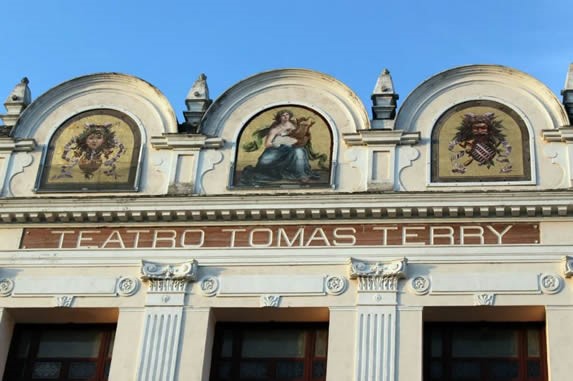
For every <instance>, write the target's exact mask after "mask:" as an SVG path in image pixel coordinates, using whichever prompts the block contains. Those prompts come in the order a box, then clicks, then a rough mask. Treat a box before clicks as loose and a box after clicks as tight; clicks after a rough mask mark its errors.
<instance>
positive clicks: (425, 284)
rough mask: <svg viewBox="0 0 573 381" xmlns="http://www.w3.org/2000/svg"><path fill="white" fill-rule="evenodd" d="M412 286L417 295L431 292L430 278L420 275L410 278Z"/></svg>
mask: <svg viewBox="0 0 573 381" xmlns="http://www.w3.org/2000/svg"><path fill="white" fill-rule="evenodd" d="M410 288H411V289H412V291H413V292H414V294H416V295H426V294H427V293H428V292H430V278H428V277H426V276H423V275H418V276H416V277H414V278H412V279H411V280H410Z"/></svg>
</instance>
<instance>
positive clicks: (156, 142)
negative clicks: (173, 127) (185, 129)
mask: <svg viewBox="0 0 573 381" xmlns="http://www.w3.org/2000/svg"><path fill="white" fill-rule="evenodd" d="M223 144H224V141H223V139H221V138H210V137H208V136H205V135H200V134H163V135H161V136H152V137H151V145H152V147H153V148H155V149H201V148H221V147H222V146H223Z"/></svg>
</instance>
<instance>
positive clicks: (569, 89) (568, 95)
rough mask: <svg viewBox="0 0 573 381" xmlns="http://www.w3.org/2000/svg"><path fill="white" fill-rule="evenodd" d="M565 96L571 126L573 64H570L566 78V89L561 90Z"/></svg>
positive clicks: (572, 114)
mask: <svg viewBox="0 0 573 381" xmlns="http://www.w3.org/2000/svg"><path fill="white" fill-rule="evenodd" d="M561 95H563V105H564V106H565V110H567V115H569V124H573V63H572V64H569V70H568V71H567V76H566V77H565V88H564V89H563V90H561Z"/></svg>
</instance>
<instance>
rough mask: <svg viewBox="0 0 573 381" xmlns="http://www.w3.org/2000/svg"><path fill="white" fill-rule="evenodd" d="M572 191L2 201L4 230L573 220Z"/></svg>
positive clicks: (0, 220) (1, 215) (1, 212)
mask: <svg viewBox="0 0 573 381" xmlns="http://www.w3.org/2000/svg"><path fill="white" fill-rule="evenodd" d="M571 196H572V195H571V192H569V191H548V192H540V191H536V192H503V193H494V192H482V193H478V192H475V193H474V192H457V193H445V192H444V193H439V192H430V193H400V192H389V193H377V194H374V193H363V194H356V193H353V194H297V195H276V194H275V195H260V194H253V195H235V196H214V197H198V196H196V197H93V198H87V197H84V198H81V197H75V198H32V199H30V198H27V199H4V200H1V201H0V224H9V223H16V224H30V223H32V224H34V223H41V224H60V223H72V224H73V223H84V222H86V223H106V224H108V223H116V224H123V223H158V222H161V223H170V222H172V223H178V222H179V223H180V222H185V221H190V222H201V221H203V222H226V221H240V222H242V221H252V222H258V221H293V222H294V221H304V220H308V221H313V220H339V219H371V220H376V219H385V220H392V219H396V220H398V219H399V220H408V219H412V220H435V219H464V218H466V219H467V218H472V219H475V218H496V219H502V218H505V219H507V218H546V217H573V197H571Z"/></svg>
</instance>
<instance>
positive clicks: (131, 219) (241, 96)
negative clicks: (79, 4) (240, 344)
mask: <svg viewBox="0 0 573 381" xmlns="http://www.w3.org/2000/svg"><path fill="white" fill-rule="evenodd" d="M569 75H570V76H571V73H570V74H569ZM199 82H200V81H199ZM373 82H374V81H373ZM568 83H569V86H570V87H571V88H566V89H565V91H564V95H565V98H566V99H568V98H567V97H568V96H570V94H571V92H573V85H572V84H571V81H568ZM19 86H20V87H19V88H18V87H17V89H15V90H14V92H13V93H12V94H11V96H12V95H14V94H15V95H16V98H14V97H12V98H11V97H9V99H8V101H7V104H6V107H7V114H5V115H3V116H2V118H3V120H4V124H5V126H4V127H8V129H9V130H10V132H9V135H7V134H5V136H0V190H1V191H0V204H1V207H0V224H1V226H0V372H1V370H2V369H4V367H5V366H6V361H7V357H8V352H9V346H10V340H11V337H12V332H13V328H14V326H15V325H16V324H21V323H30V322H32V323H68V322H84V323H101V322H108V323H109V322H114V323H117V328H116V339H115V344H114V348H113V359H112V363H111V369H110V380H142V381H143V380H146V381H148V380H149V381H158V380H162V381H163V380H165V381H171V380H193V381H207V380H209V374H210V366H211V354H212V346H213V338H214V332H215V324H216V323H217V322H221V321H250V322H258V321H260V322H267V321H278V322H328V323H329V332H328V333H329V336H328V359H327V377H326V378H327V380H328V381H347V380H356V381H411V380H423V362H424V360H423V329H424V322H425V321H456V322H464V321H505V322H520V321H541V322H545V332H546V347H547V373H548V380H552V381H561V380H567V379H569V378H570V376H571V374H573V365H572V362H571V361H570V358H569V357H570V353H572V352H573V330H571V329H570V327H571V324H572V323H573V283H572V280H571V276H572V275H573V249H572V248H573V234H571V231H572V228H573V202H572V200H573V198H572V197H571V193H570V192H571V188H572V187H573V159H572V158H573V145H572V142H573V139H572V138H571V136H573V135H571V131H572V127H571V122H570V116H569V115H571V113H572V112H571V110H568V107H569V106H570V105H568V104H567V102H565V104H563V103H562V102H561V101H560V100H559V99H558V98H557V97H556V95H555V94H553V93H552V92H551V91H550V90H549V89H548V88H547V87H546V86H545V85H543V84H542V83H540V82H539V81H537V80H536V79H534V78H532V77H530V76H529V75H527V74H524V73H522V72H519V71H517V70H514V69H510V68H506V67H501V66H490V65H472V66H465V67H460V68H455V69H451V70H448V71H445V72H443V73H439V74H437V75H435V76H433V77H432V78H430V79H428V80H427V81H425V82H423V83H422V84H421V85H420V86H419V87H418V88H417V89H415V90H414V91H413V92H412V94H410V95H409V96H408V97H407V98H406V100H405V101H404V102H403V104H402V105H401V106H400V108H399V109H398V112H397V114H396V115H395V116H394V115H391V114H393V112H392V110H393V107H394V108H395V106H393V102H394V104H395V99H396V98H397V96H396V94H394V92H393V89H392V83H391V78H390V77H389V74H387V73H383V74H382V75H381V77H380V79H379V80H378V82H377V85H376V86H377V87H376V88H375V89H374V94H373V98H376V101H375V102H381V103H379V104H383V105H386V106H387V108H386V109H384V110H386V111H388V110H389V111H388V113H387V114H384V115H383V116H381V117H380V116H379V115H377V112H378V111H380V109H376V107H375V110H374V114H375V115H374V118H373V119H372V120H369V117H368V112H367V110H366V106H365V105H363V104H362V102H361V101H360V100H359V98H358V97H357V96H356V95H355V94H354V93H353V92H352V90H350V89H349V88H348V87H346V86H345V85H344V84H342V83H340V82H339V81H337V80H336V79H334V78H332V77H329V76H327V75H325V74H321V73H318V72H314V71H309V70H301V69H284V70H275V71H269V72H264V73H260V74H256V75H254V76H252V77H249V78H247V79H245V80H243V81H241V82H239V83H237V84H236V85H235V86H233V87H231V88H230V89H228V90H227V91H226V92H225V93H223V94H221V95H220V96H219V97H218V98H216V99H215V100H214V101H213V102H212V103H210V102H208V101H209V99H208V97H209V95H208V91H206V88H204V87H202V86H201V83H199V84H198V85H197V84H196V85H195V87H194V88H192V91H191V92H190V95H189V96H188V99H187V105H188V108H189V111H188V113H189V114H187V115H186V118H187V119H188V121H197V120H200V122H199V124H198V125H197V126H193V129H192V131H191V132H190V133H183V132H178V131H180V130H181V128H180V127H178V121H177V118H176V116H175V112H174V111H173V108H172V106H171V105H170V104H169V102H168V101H167V99H166V98H165V97H164V96H163V95H162V94H161V93H160V92H159V91H158V90H157V89H156V88H154V87H153V86H152V85H150V84H149V83H147V82H145V81H143V80H141V79H138V78H134V77H131V76H127V75H122V74H112V73H103V74H94V75H88V76H85V77H80V78H76V79H72V80H70V81H68V82H65V83H63V84H61V85H59V86H57V87H55V88H53V89H51V90H49V91H48V92H46V93H45V94H42V95H41V96H39V97H38V98H36V99H35V100H34V101H33V102H30V100H29V99H28V100H26V99H25V96H24V92H23V91H24V90H23V89H24V87H25V86H27V84H26V85H24V84H20V85H19ZM566 86H568V85H567V83H566ZM26 88H27V87H26ZM194 89H195V90H194ZM4 90H6V89H4ZM18 94H20V95H21V96H20V98H18ZM28 97H29V95H28ZM10 99H12V103H14V105H13V104H12V103H10ZM475 100H487V101H494V102H497V103H500V104H503V105H506V106H507V107H509V108H511V109H512V110H514V111H515V113H516V114H517V115H519V116H520V117H521V119H522V120H523V121H524V123H525V126H526V129H527V132H528V134H529V139H528V140H527V142H526V146H527V148H528V150H529V154H530V162H529V163H528V164H527V165H530V168H529V170H530V175H531V176H530V178H529V179H527V180H519V181H484V182H439V181H434V180H432V177H431V175H430V171H431V166H432V152H431V150H432V144H431V137H432V129H433V127H434V125H435V124H436V122H437V120H438V118H439V117H440V116H441V115H443V114H444V112H446V111H447V110H448V109H450V108H451V107H452V106H455V105H456V104H460V103H463V102H468V101H475ZM201 102H203V103H201ZM385 102H386V103H385ZM209 104H210V105H209ZM288 105H297V106H304V107H306V108H309V109H312V110H314V111H315V112H317V113H318V114H320V115H321V116H322V117H323V118H324V120H326V121H327V122H328V124H329V125H330V127H331V129H332V130H331V132H332V136H333V146H332V176H331V184H330V187H322V188H305V187H299V188H289V189H270V188H268V189H265V188H264V187H262V188H257V189H245V188H238V187H233V186H232V184H231V182H230V181H231V180H230V179H231V175H230V174H231V173H232V171H233V168H234V165H235V157H236V153H237V149H238V146H237V141H238V139H239V136H240V133H241V129H242V127H243V126H244V125H245V124H246V123H247V122H248V121H249V120H251V119H252V118H253V117H254V116H255V115H257V114H258V113H260V112H261V111H263V110H265V109H267V108H269V107H274V106H285V107H286V106H288ZM9 106H10V107H9ZM18 106H20V107H18ZM196 106H198V108H194V107H196ZM207 106H208V107H207ZM375 106H376V103H375ZM97 109H111V110H117V111H120V112H122V113H124V114H126V115H128V116H129V117H130V118H131V119H133V120H134V121H135V123H136V124H137V127H138V129H139V132H140V135H141V152H140V156H139V158H140V159H139V165H138V173H137V177H136V188H135V189H134V190H133V191H121V192H113V191H109V190H108V191H102V192H85V193H82V192H65V191H61V192H54V191H50V192H46V191H42V189H40V188H39V182H38V179H39V176H40V174H41V170H42V166H43V165H45V161H46V152H47V149H48V146H49V143H50V139H51V138H52V136H53V135H54V133H55V132H56V131H57V129H58V127H59V126H61V125H62V124H63V123H64V122H65V121H66V120H68V119H69V118H71V117H73V116H74V115H77V114H78V113H81V112H84V111H89V110H97ZM197 109H198V110H199V111H197ZM192 112H195V114H193V115H192V116H193V117H192V116H190V115H191V114H192ZM568 112H569V115H568ZM377 224H378V225H380V226H381V227H380V226H378V225H377ZM519 224H527V225H528V226H531V229H537V231H538V233H537V234H538V239H537V242H531V243H511V242H506V241H504V239H505V238H507V237H509V236H510V235H511V233H510V230H511V229H512V227H513V226H518V225H519ZM287 225H288V226H293V225H294V226H306V227H308V230H297V231H295V233H291V232H290V231H286V230H281V229H282V228H283V227H284V226H287ZM358 225H360V226H366V227H368V226H371V225H377V229H374V231H375V234H376V236H375V237H374V236H373V237H374V238H373V239H374V241H373V242H374V243H369V244H361V241H360V239H361V238H358V230H359V229H358V228H356V226H358ZM444 226H446V227H445V228H444ZM331 228H332V229H331ZM33 229H45V230H43V231H45V232H49V235H50V237H52V241H53V242H56V243H55V244H54V245H55V246H51V247H36V248H29V247H25V245H24V242H25V235H26V234H35V233H34V231H32V230H33ZM106 229H107V230H106ZM336 229H339V230H336ZM353 229H354V230H353ZM331 230H332V231H331ZM102 231H105V232H106V233H105V238H104V239H100V240H98V239H96V238H95V236H96V235H97V234H100V233H96V232H102ZM212 231H217V232H218V234H219V233H221V232H224V233H225V234H224V235H221V237H222V238H220V241H218V243H217V244H216V245H212V246H208V245H207V244H206V242H207V241H206V240H207V239H208V237H206V236H207V235H209V234H211V232H212ZM46 234H48V233H46ZM102 234H103V233H102ZM221 234H222V233H221ZM297 234H299V235H297ZM373 234H374V233H373ZM388 234H390V235H391V234H396V238H395V239H396V240H397V241H392V240H389V239H390V238H388V237H389V236H388ZM486 234H488V235H489V236H490V237H491V239H492V240H495V243H491V242H490V241H487V239H486V238H484V237H486ZM127 235H129V238H127ZM144 235H146V237H147V235H148V236H149V242H150V243H146V244H145V245H144V244H141V245H139V244H137V242H138V241H139V238H141V239H142V241H141V242H143V236H144ZM243 235H244V237H243ZM136 236H137V237H138V238H137V239H135V243H128V241H129V242H133V238H134V237H136ZM241 237H243V238H244V240H245V242H246V244H243V243H241V244H238V243H237V242H239V240H240V239H242V238H241ZM279 237H282V239H283V241H279ZM68 238H70V240H68ZM488 239H489V238H488ZM515 239H517V240H519V237H515ZM54 240H55V241H54ZM146 242H147V241H146ZM240 242H243V241H240ZM279 242H282V244H280V243H279ZM396 242H397V243H396ZM468 242H469V243H468ZM40 246H41V245H40Z"/></svg>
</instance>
